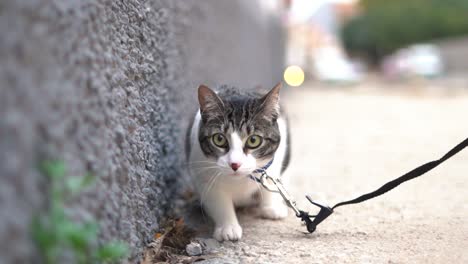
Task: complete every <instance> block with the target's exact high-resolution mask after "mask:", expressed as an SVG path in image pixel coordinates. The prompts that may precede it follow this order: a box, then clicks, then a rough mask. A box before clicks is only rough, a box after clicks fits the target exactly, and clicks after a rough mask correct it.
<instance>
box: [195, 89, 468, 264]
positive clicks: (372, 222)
mask: <svg viewBox="0 0 468 264" xmlns="http://www.w3.org/2000/svg"><path fill="white" fill-rule="evenodd" d="M382 86H383V87H382ZM283 92H284V93H283V97H282V98H283V103H284V104H285V106H286V107H287V110H288V112H289V115H290V124H291V133H292V134H293V137H292V163H291V164H290V168H289V169H288V173H290V174H291V186H290V188H289V189H290V192H291V193H292V195H293V196H294V197H296V199H297V201H298V204H299V206H300V207H301V208H309V209H311V211H312V209H313V208H312V207H311V206H309V205H308V204H307V202H306V200H305V198H304V194H309V195H311V196H312V197H313V198H314V199H318V200H320V201H324V202H326V203H328V204H329V205H332V204H335V203H336V202H339V201H342V200H348V199H350V198H354V197H356V196H358V195H361V194H363V193H365V192H368V191H371V190H374V189H376V188H377V187H380V185H382V184H384V183H385V182H387V181H389V180H391V179H393V178H396V177H397V176H400V175H401V174H403V173H404V172H407V171H409V170H410V169H413V168H414V167H417V166H419V165H420V164H422V163H424V162H427V161H429V160H433V159H436V158H439V157H441V156H442V155H443V154H445V152H446V151H448V150H449V149H450V148H452V147H453V146H455V145H456V144H457V143H459V142H460V141H462V140H463V139H465V138H466V137H467V136H468V122H467V114H468V92H467V90H466V89H465V90H464V89H458V88H451V87H444V86H443V85H433V84H432V83H425V82H423V83H419V82H416V83H410V84H403V85H399V86H398V85H397V86H394V85H385V84H382V83H375V82H369V83H366V84H363V85H359V86H354V87H321V86H319V85H316V84H308V85H304V86H302V87H299V88H291V89H289V90H287V91H286V90H285V91H283ZM467 176H468V149H467V150H464V151H463V152H461V153H459V154H458V155H457V156H455V157H454V158H453V159H451V160H449V161H448V162H447V163H446V164H443V165H441V166H440V167H438V168H436V169H435V170H433V171H431V172H430V173H428V174H427V175H425V176H423V177H421V178H418V179H415V180H413V181H411V182H408V183H405V184H403V185H401V186H400V187H398V188H397V189H395V190H393V191H391V192H390V193H387V194H385V195H384V196H381V197H379V198H377V199H374V200H371V201H368V202H365V203H362V204H359V205H351V206H345V207H341V208H339V209H337V211H336V212H335V214H334V215H332V216H331V217H330V218H328V219H327V220H326V221H325V222H323V223H322V224H321V225H320V226H319V227H318V229H317V231H316V232H315V233H313V234H305V233H304V232H305V226H303V225H301V224H300V221H299V219H297V218H295V216H294V215H293V213H292V211H291V213H290V216H289V217H288V218H287V219H285V220H281V221H269V220H262V219H258V218H257V217H255V216H254V214H252V210H244V211H241V212H239V217H240V223H241V225H242V226H243V229H244V232H243V234H244V236H243V238H242V240H241V241H239V242H234V243H233V242H225V243H223V244H222V245H221V246H220V247H219V248H218V249H217V250H215V252H214V253H212V254H210V255H207V256H206V257H208V258H211V259H208V260H205V261H204V262H201V263H468V220H467V217H468V192H467V190H468V177H467ZM201 221H202V222H203V221H205V222H206V220H204V219H202V220H201ZM205 227H206V230H209V228H208V224H206V225H205ZM202 229H203V228H202Z"/></svg>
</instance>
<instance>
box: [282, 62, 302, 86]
mask: <svg viewBox="0 0 468 264" xmlns="http://www.w3.org/2000/svg"><path fill="white" fill-rule="evenodd" d="M283 76H284V81H285V82H286V83H287V84H288V85H290V86H300V85H301V84H302V83H303V82H304V71H303V70H302V69H301V67H299V66H295V65H293V66H289V67H287V68H286V70H284V75H283Z"/></svg>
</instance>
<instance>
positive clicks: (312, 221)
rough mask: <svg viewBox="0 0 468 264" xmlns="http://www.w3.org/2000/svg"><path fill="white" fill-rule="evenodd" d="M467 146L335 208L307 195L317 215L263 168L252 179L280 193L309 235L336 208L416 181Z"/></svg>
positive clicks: (457, 146) (465, 141) (463, 143)
mask: <svg viewBox="0 0 468 264" xmlns="http://www.w3.org/2000/svg"><path fill="white" fill-rule="evenodd" d="M467 146H468V138H466V139H465V140H464V141H463V142H461V143H460V144H458V145H456V146H455V147H454V148H452V149H451V150H450V151H449V152H447V154H445V155H444V156H443V157H442V158H440V159H438V160H433V161H430V162H427V163H425V164H423V165H421V166H419V167H417V168H415V169H413V170H411V171H409V172H407V173H405V174H403V175H402V176H400V177H398V178H396V179H394V180H392V181H390V182H387V183H386V184H384V185H382V186H381V187H380V188H378V189H377V190H375V191H373V192H370V193H366V194H363V195H361V196H359V197H357V198H355V199H352V200H348V201H344V202H339V203H337V204H335V205H334V206H333V207H329V206H326V205H322V204H319V203H317V202H314V201H313V200H312V198H310V196H308V195H306V198H307V200H309V202H310V203H312V204H313V205H315V206H317V207H319V208H320V211H319V213H318V214H317V215H309V213H307V212H305V211H302V210H300V209H298V208H297V207H296V202H295V201H294V200H293V199H292V197H291V196H290V195H289V194H288V193H287V192H286V190H285V189H284V187H283V184H282V183H281V180H280V179H275V178H273V177H271V176H268V174H267V173H266V169H263V168H262V169H263V170H262V169H260V171H259V170H256V171H255V172H254V173H261V174H262V176H261V178H260V179H258V178H256V177H254V176H251V178H252V179H255V180H256V181H258V182H260V183H262V185H263V186H264V187H265V188H267V189H268V190H270V191H276V192H279V193H280V194H281V196H283V199H284V200H285V202H286V204H287V205H288V206H289V207H291V208H292V209H293V210H294V212H295V213H296V216H297V217H298V218H301V220H302V221H304V222H305V224H306V226H307V231H309V233H312V232H314V231H315V229H316V228H317V225H318V224H320V223H321V222H322V221H323V220H325V219H326V218H327V217H329V216H330V215H331V214H332V213H333V212H334V211H333V210H334V209H335V208H338V207H340V206H343V205H348V204H357V203H362V202H364V201H367V200H369V199H372V198H375V197H377V196H380V195H382V194H384V193H386V192H388V191H390V190H392V189H394V188H395V187H397V186H398V185H400V184H402V183H404V182H406V181H409V180H412V179H414V178H416V177H419V176H421V175H423V174H425V173H426V172H428V171H430V170H432V169H434V168H435V167H437V166H439V165H440V164H442V163H444V162H445V161H446V160H448V159H450V158H451V157H452V156H454V155H455V154H457V153H458V152H460V151H461V150H462V149H464V148H466V147H467ZM270 165H271V163H270ZM267 168H268V167H267ZM266 180H269V181H271V182H272V183H273V184H274V185H275V187H276V188H277V190H274V189H273V188H271V187H270V186H268V184H267V183H266Z"/></svg>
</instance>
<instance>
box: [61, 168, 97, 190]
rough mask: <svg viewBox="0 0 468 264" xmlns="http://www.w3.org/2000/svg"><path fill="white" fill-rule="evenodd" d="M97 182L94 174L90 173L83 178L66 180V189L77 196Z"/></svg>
mask: <svg viewBox="0 0 468 264" xmlns="http://www.w3.org/2000/svg"><path fill="white" fill-rule="evenodd" d="M95 180H96V177H94V176H93V175H92V174H90V173H88V174H86V175H85V176H83V177H69V178H68V179H66V187H67V189H68V191H70V192H71V193H72V194H77V193H79V192H81V191H82V190H83V189H85V188H87V187H89V186H91V185H92V184H93V183H94V182H95Z"/></svg>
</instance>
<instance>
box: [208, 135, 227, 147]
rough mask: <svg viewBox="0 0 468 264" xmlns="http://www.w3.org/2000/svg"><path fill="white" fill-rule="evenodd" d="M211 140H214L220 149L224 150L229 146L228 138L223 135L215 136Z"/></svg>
mask: <svg viewBox="0 0 468 264" xmlns="http://www.w3.org/2000/svg"><path fill="white" fill-rule="evenodd" d="M211 140H213V144H215V145H216V146H218V147H220V148H224V147H226V145H227V141H226V138H225V137H224V135H223V134H221V133H217V134H214V135H213V136H212V137H211Z"/></svg>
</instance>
